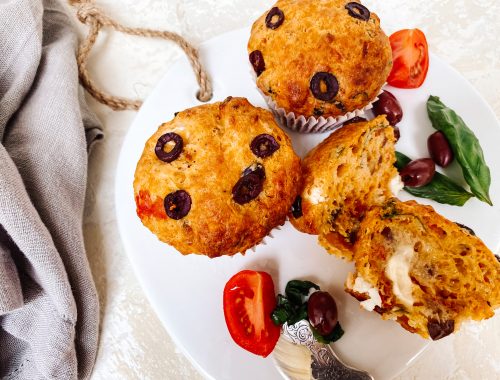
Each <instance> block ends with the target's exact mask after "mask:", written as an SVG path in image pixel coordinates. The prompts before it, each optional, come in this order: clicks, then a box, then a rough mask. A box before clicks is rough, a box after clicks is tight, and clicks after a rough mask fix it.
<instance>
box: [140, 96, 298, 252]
mask: <svg viewBox="0 0 500 380" xmlns="http://www.w3.org/2000/svg"><path fill="white" fill-rule="evenodd" d="M299 185H300V159H299V158H298V157H297V155H296V154H295V152H294V151H293V149H292V145H291V142H290V139H289V138H288V136H287V135H286V134H285V133H284V132H283V131H282V130H281V129H280V128H279V127H278V125H277V124H276V122H275V120H274V117H273V115H272V113H271V112H269V111H266V110H264V109H261V108H257V107H254V106H252V105H251V104H250V103H249V102H248V101H247V100H246V99H243V98H227V99H226V100H225V101H224V102H219V103H214V104H207V105H202V106H198V107H194V108H191V109H188V110H185V111H183V112H180V113H178V114H177V115H176V117H175V118H174V119H173V120H171V121H169V122H167V123H165V124H162V125H161V126H160V127H159V129H158V131H157V132H156V133H155V134H154V135H153V136H151V138H150V139H149V140H148V141H147V142H146V146H145V148H144V152H143V154H142V156H141V158H140V160H139V162H138V164H137V168H136V172H135V179H134V195H135V201H136V205H137V215H138V216H139V218H140V219H141V221H142V223H143V224H144V225H145V226H146V227H147V228H149V229H150V230H151V232H153V233H154V234H155V235H156V236H157V237H158V238H159V239H160V240H161V241H163V242H166V243H168V244H170V245H172V246H173V247H175V248H176V249H177V250H178V251H179V252H181V253H182V254H190V253H195V254H202V255H206V256H209V257H217V256H221V255H234V254H236V253H238V252H241V253H244V252H245V251H246V250H247V249H249V248H251V247H253V246H255V245H256V244H258V243H259V242H260V241H261V240H262V239H263V238H264V237H265V236H266V235H267V234H268V233H269V232H270V231H271V230H272V229H273V228H275V227H276V226H278V225H281V224H283V223H284V222H285V219H286V215H287V212H288V211H289V209H290V207H291V205H292V203H293V200H294V199H295V197H296V196H297V193H298V187H299Z"/></svg>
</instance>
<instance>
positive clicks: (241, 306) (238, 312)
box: [224, 270, 280, 357]
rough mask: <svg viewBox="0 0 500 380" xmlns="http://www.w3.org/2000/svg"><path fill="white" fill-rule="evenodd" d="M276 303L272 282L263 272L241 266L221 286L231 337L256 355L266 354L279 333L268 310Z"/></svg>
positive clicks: (271, 309) (271, 349)
mask: <svg viewBox="0 0 500 380" xmlns="http://www.w3.org/2000/svg"><path fill="white" fill-rule="evenodd" d="M275 307H276V297H275V294H274V284H273V280H272V278H271V276H270V275H269V274H267V273H266V272H255V271H252V270H244V271H241V272H239V273H237V274H235V275H234V276H233V277H231V279H230V280H229V281H228V282H227V284H226V286H225V287H224V317H225V318H226V324H227V328H228V329H229V333H230V334H231V337H232V338H233V340H234V341H235V342H236V344H238V345H239V346H240V347H242V348H244V349H245V350H247V351H250V352H252V353H254V354H256V355H260V356H263V357H266V356H267V355H269V354H270V353H271V352H272V351H273V349H274V346H276V342H277V341H278V339H279V336H280V327H279V326H276V325H275V324H274V323H273V321H272V319H271V313H272V311H273V310H274V308H275Z"/></svg>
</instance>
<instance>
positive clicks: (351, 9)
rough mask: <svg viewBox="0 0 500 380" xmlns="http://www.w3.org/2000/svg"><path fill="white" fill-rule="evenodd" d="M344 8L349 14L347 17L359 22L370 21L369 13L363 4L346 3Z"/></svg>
mask: <svg viewBox="0 0 500 380" xmlns="http://www.w3.org/2000/svg"><path fill="white" fill-rule="evenodd" d="M345 8H346V9H347V12H348V13H349V16H351V17H354V18H357V19H359V20H363V21H368V20H369V19H370V11H369V10H368V8H366V7H365V6H364V5H363V4H360V3H356V2H354V1H353V2H351V3H348V4H347V5H346V6H345Z"/></svg>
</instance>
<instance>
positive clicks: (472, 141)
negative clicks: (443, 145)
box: [427, 96, 493, 206]
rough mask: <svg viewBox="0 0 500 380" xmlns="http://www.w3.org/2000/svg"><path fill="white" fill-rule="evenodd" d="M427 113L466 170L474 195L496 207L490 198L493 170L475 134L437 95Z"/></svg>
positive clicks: (432, 97)
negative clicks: (491, 170)
mask: <svg viewBox="0 0 500 380" xmlns="http://www.w3.org/2000/svg"><path fill="white" fill-rule="evenodd" d="M427 113H428V114H429V118H430V120H431V122H432V126H433V127H434V128H435V129H437V130H438V131H441V132H443V133H444V134H445V136H446V138H447V139H448V142H449V143H450V146H451V149H452V150H453V153H454V154H455V158H456V159H457V161H458V163H459V164H460V166H461V167H462V172H463V174H464V178H465V181H466V182H467V183H468V184H469V186H470V188H471V191H472V193H473V194H474V195H475V196H476V197H477V198H478V199H480V200H481V201H483V202H486V203H488V204H489V205H490V206H492V205H493V203H492V202H491V199H490V196H489V189H490V184H491V175H490V169H489V168H488V166H487V165H486V162H485V160H484V154H483V150H482V149H481V145H480V144H479V140H478V139H477V137H476V135H474V132H472V130H471V129H470V128H469V127H467V125H466V124H465V122H464V121H463V120H462V118H461V117H460V116H458V115H457V113H456V112H455V111H453V110H452V109H451V108H448V107H447V106H445V105H444V104H443V103H442V102H441V100H440V99H439V98H438V97H437V96H430V97H429V100H428V101H427Z"/></svg>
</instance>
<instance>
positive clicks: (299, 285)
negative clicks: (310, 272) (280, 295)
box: [285, 280, 319, 306]
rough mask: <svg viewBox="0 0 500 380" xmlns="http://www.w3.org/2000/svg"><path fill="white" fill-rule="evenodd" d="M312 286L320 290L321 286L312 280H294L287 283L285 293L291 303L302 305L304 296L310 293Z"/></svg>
mask: <svg viewBox="0 0 500 380" xmlns="http://www.w3.org/2000/svg"><path fill="white" fill-rule="evenodd" d="M311 288H314V289H316V290H319V286H318V285H316V284H315V283H313V282H311V281H300V280H292V281H288V284H286V288H285V294H286V296H287V298H288V300H289V301H290V302H291V303H293V304H295V305H297V306H300V305H302V303H303V297H305V296H307V295H308V294H309V289H311Z"/></svg>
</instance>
